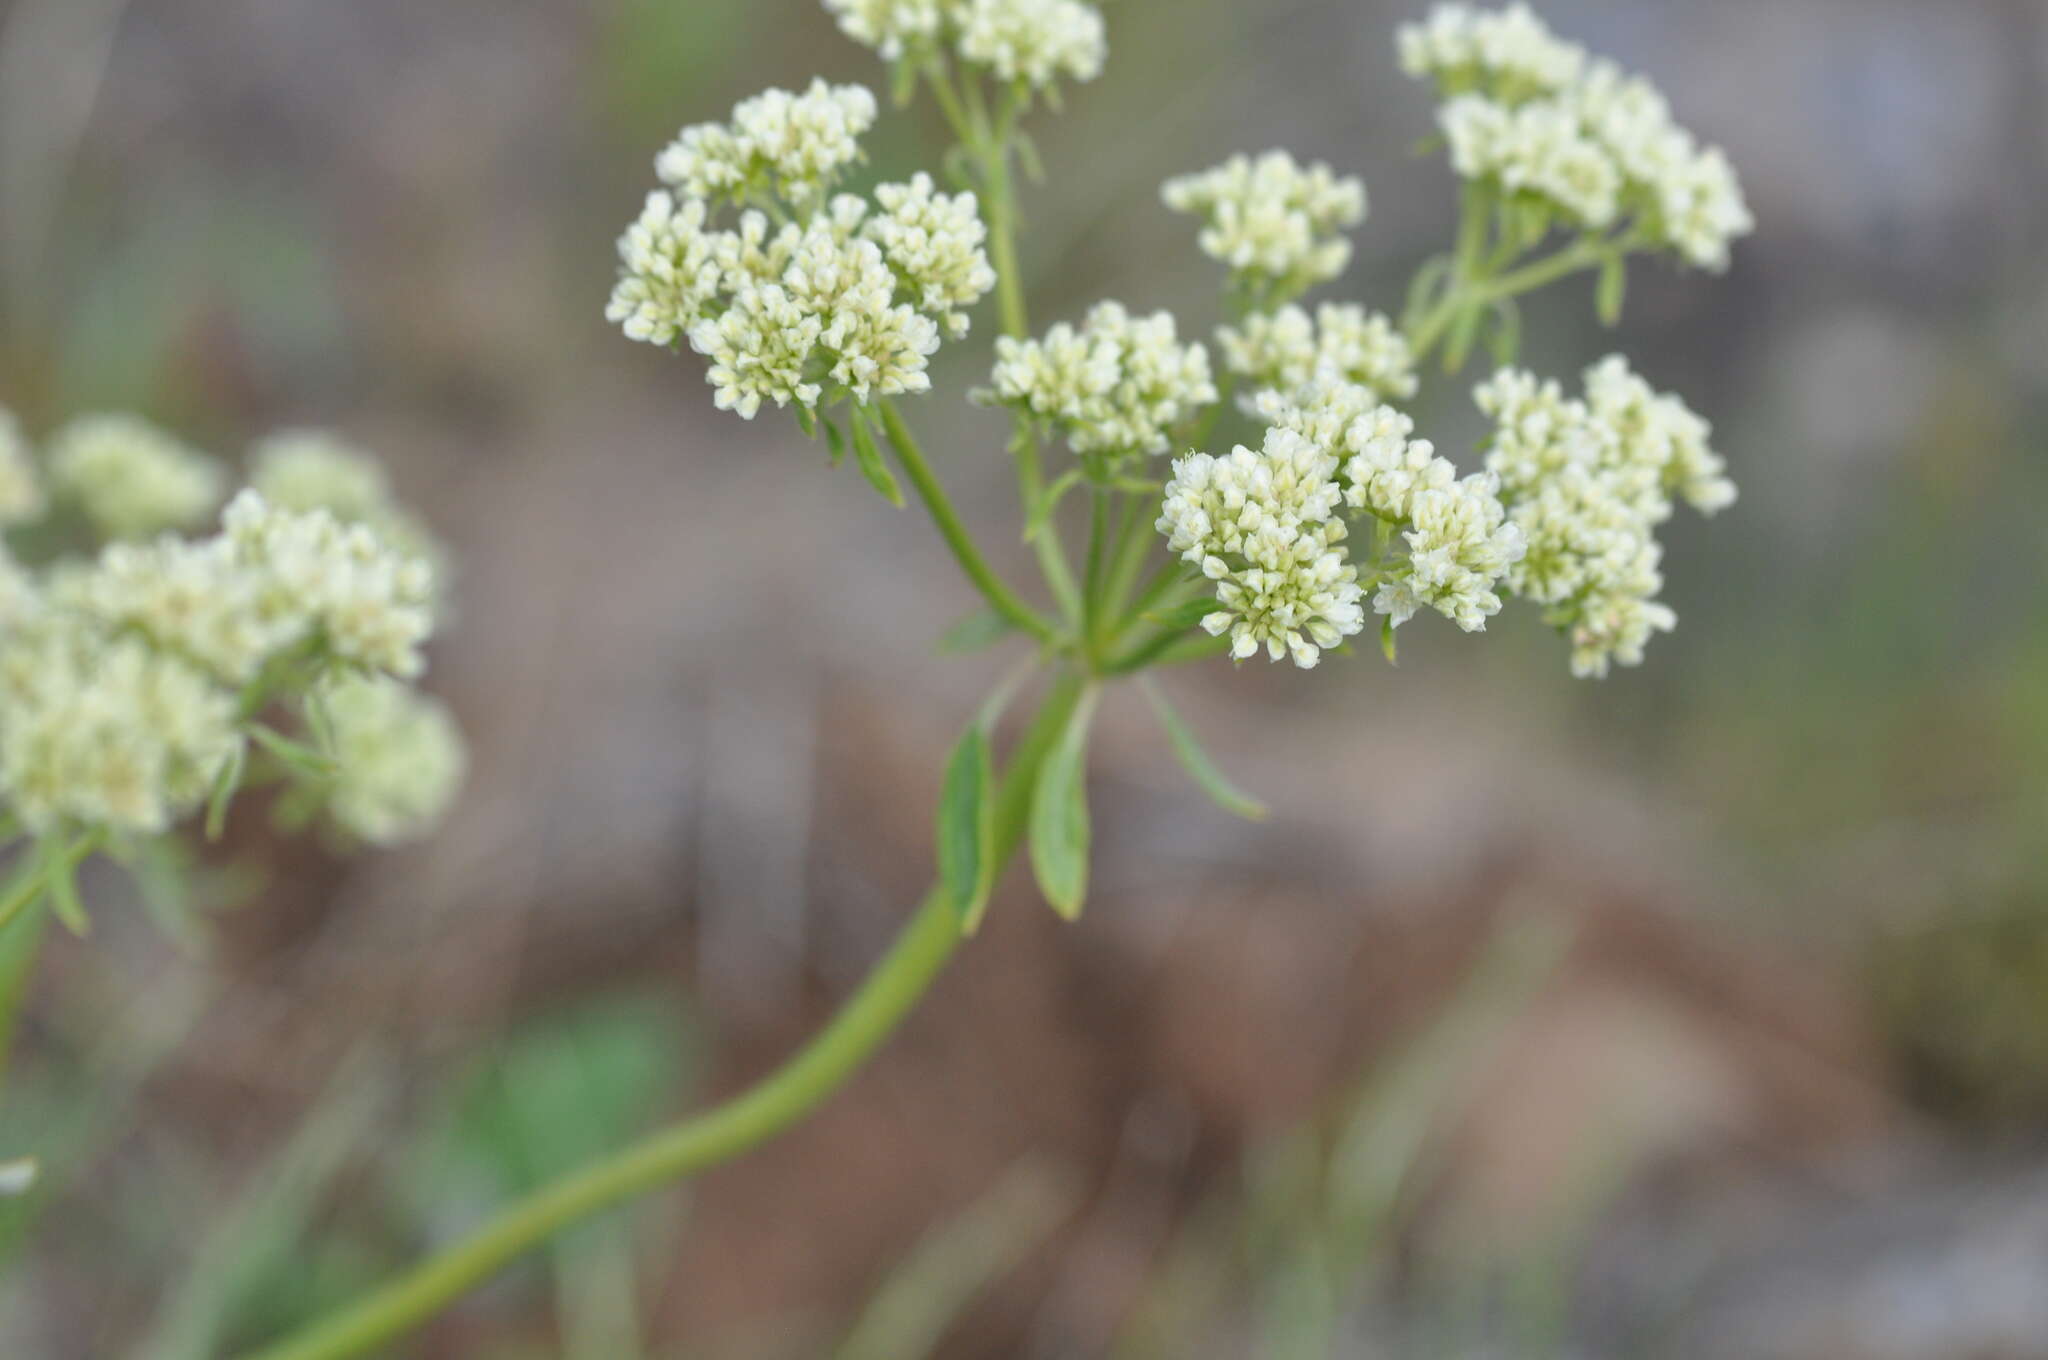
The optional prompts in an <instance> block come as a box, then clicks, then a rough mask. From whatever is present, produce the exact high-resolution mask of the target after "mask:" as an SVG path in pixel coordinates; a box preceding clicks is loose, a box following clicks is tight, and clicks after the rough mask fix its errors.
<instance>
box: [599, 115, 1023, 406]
mask: <svg viewBox="0 0 2048 1360" xmlns="http://www.w3.org/2000/svg"><path fill="white" fill-rule="evenodd" d="M873 117H874V97H873V96H872V95H871V94H869V93H868V92H867V91H866V90H863V89H860V88H859V87H857V86H836V87H835V86H827V85H825V84H824V83H823V82H815V83H813V85H812V86H811V88H810V91H809V92H808V93H806V94H804V95H801V96H796V95H790V94H788V93H787V92H786V91H777V90H771V91H769V92H768V93H767V94H763V95H759V96H756V97H755V98H754V99H750V100H746V101H743V102H742V103H741V104H740V105H739V106H738V107H737V108H735V109H734V111H733V121H732V123H731V124H730V125H729V126H728V125H725V124H704V125H702V126H699V127H695V128H689V129H685V130H684V133H683V135H682V136H681V137H680V138H678V139H677V141H676V142H675V144H674V145H672V146H671V147H670V148H669V149H668V150H667V151H665V152H664V153H662V157H661V161H660V171H661V174H662V177H663V178H664V179H666V180H667V181H669V182H670V183H671V184H672V185H673V186H675V191H674V192H671V191H664V190H656V191H655V192H653V193H650V194H649V195H648V196H647V202H646V205H645V207H644V208H643V209H642V211H641V214H640V217H639V219H638V220H637V221H635V222H634V223H633V224H632V225H631V226H630V227H628V228H627V229H626V232H625V234H624V235H623V236H622V237H621V238H620V239H619V262H620V275H619V281H618V284H617V286H616V287H614V288H613V290H612V296H611V301H610V303H609V305H608V306H607V307H606V309H605V314H606V316H607V317H609V318H610V319H611V320H613V321H615V322H617V323H618V324H619V325H620V327H621V328H622V329H623V330H624V331H625V332H626V334H627V335H628V336H629V337H631V338H633V339H635V340H644V341H647V342H650V343H653V344H667V345H673V344H674V343H676V341H677V340H678V339H687V340H688V341H689V342H690V347H691V348H692V349H694V350H696V351H697V352H698V353H699V354H701V355H703V356H704V357H705V358H706V359H707V360H709V361H710V366H709V369H708V371H707V374H706V376H707V378H708V380H709V381H710V383H711V385H712V387H713V389H714V390H715V392H716V400H717V403H718V406H719V408H720V409H721V410H730V411H736V412H738V413H739V414H740V415H741V416H744V417H746V418H748V419H752V418H753V417H754V416H755V415H756V414H757V413H758V412H759V411H760V409H761V406H762V405H763V403H766V402H773V403H774V404H775V405H776V406H778V407H786V406H789V405H791V404H795V405H796V406H798V407H800V408H802V409H803V410H804V412H806V414H807V415H808V413H809V412H811V411H814V410H816V409H817V408H818V407H820V406H824V405H830V404H831V403H833V402H835V401H837V400H840V399H842V398H847V397H850V398H851V399H852V400H854V401H855V402H857V403H861V404H863V405H864V404H866V403H867V402H868V401H870V400H872V399H873V398H875V397H887V396H897V395H903V394H909V393H917V392H923V391H926V390H927V389H929V388H930V386H931V379H930V377H929V376H928V375H927V373H926V371H925V370H926V365H927V363H928V361H929V360H930V357H931V355H932V354H933V353H934V352H936V351H937V349H938V347H939V338H940V333H941V330H942V329H943V331H944V333H945V334H948V335H951V336H953V337H955V338H958V337H959V336H962V335H965V334H966V332H967V327H968V320H967V312H968V310H969V309H970V308H972V307H973V306H974V304H975V303H977V302H979V301H980V300H981V298H982V297H983V295H985V294H986V293H987V292H988V290H989V289H990V288H992V287H994V285H995V272H994V270H992V269H991V268H990V267H989V263H988V258H987V255H986V254H985V253H984V251H983V248H982V243H983V240H984V239H985V237H986V234H987V233H986V229H985V228H984V227H983V226H982V223H981V219H980V216H979V213H978V211H977V209H976V204H975V198H974V195H973V194H971V193H960V194H953V195H947V194H942V193H939V192H937V190H936V188H935V186H934V184H933V182H932V180H931V177H930V176H928V175H923V174H920V175H916V176H914V177H913V178H912V179H911V180H910V181H909V182H908V183H904V184H884V185H882V186H880V187H879V188H877V189H876V190H875V201H876V203H878V204H879V205H880V211H878V212H877V211H872V209H871V205H870V204H869V202H868V200H866V199H864V198H860V197H857V196H855V195H852V194H839V195H836V196H830V197H827V195H826V191H827V190H828V189H829V187H830V185H831V183H832V181H833V178H834V177H835V175H836V174H837V172H838V171H839V170H840V169H842V168H843V167H845V166H846V165H848V164H850V163H851V162H852V161H853V160H854V159H855V158H856V157H857V156H858V155H859V145H858V142H857V140H856V138H857V136H858V134H859V133H860V132H861V131H864V130H865V129H866V127H867V126H868V124H869V123H871V122H872V121H873ZM724 199H730V200H732V201H735V202H741V201H756V200H758V201H760V202H762V203H765V204H766V205H768V207H770V208H772V209H773V210H774V211H775V212H776V213H777V214H780V215H781V216H782V217H783V218H784V219H786V220H784V221H782V222H781V224H780V225H776V224H775V223H774V222H772V221H771V219H770V216H769V214H768V212H765V211H763V210H761V209H759V208H748V209H746V210H745V211H743V212H741V213H740V214H739V217H738V220H737V221H736V222H735V224H734V225H733V226H732V227H731V228H719V227H717V226H715V225H714V223H715V219H716V216H717V204H718V203H719V201H721V200H724Z"/></svg>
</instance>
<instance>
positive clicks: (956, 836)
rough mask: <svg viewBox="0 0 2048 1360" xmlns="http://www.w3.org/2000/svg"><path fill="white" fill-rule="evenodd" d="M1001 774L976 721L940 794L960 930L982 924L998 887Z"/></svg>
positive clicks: (944, 856) (947, 880) (943, 856)
mask: <svg viewBox="0 0 2048 1360" xmlns="http://www.w3.org/2000/svg"><path fill="white" fill-rule="evenodd" d="M994 841H995V774H994V772H993V767H992V766H991V764H990V761H989V754H988V734H987V733H986V732H983V731H982V730H981V724H980V723H972V724H970V725H969V726H968V728H967V732H966V734H965V735H963V736H962V737H961V738H960V741H959V743H958V744H957V745H956V746H954V748H953V755H952V757H951V759H949V760H947V762H946V782H945V788H944V791H943V792H942V793H941V794H940V796H939V812H938V850H939V883H940V885H941V886H942V887H943V888H944V889H945V892H946V897H947V900H949V901H950V902H951V903H952V904H953V910H954V911H955V912H956V913H957V914H958V915H959V917H960V931H961V933H962V934H965V935H972V934H973V933H974V932H975V931H977V930H979V929H980V928H981V918H982V916H983V914H984V913H986V912H987V911H988V898H989V892H990V890H991V889H992V888H993V887H994V886H995V861H996V856H995V846H994Z"/></svg>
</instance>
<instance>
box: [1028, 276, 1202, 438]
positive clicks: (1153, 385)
mask: <svg viewBox="0 0 2048 1360" xmlns="http://www.w3.org/2000/svg"><path fill="white" fill-rule="evenodd" d="M993 380H994V384H995V385H994V388H993V389H992V391H991V392H990V393H989V394H988V395H989V396H990V397H992V398H993V399H994V400H996V401H999V402H1003V403H1006V404H1009V405H1013V406H1016V407H1017V408H1019V409H1020V410H1023V411H1027V412H1029V413H1030V414H1031V415H1032V416H1033V417H1034V418H1036V419H1037V420H1039V421H1041V422H1043V423H1045V424H1047V425H1049V426H1050V427H1052V428H1053V429H1054V430H1056V431H1057V432H1058V433H1059V434H1060V435H1062V436H1063V437H1064V438H1065V439H1066V441H1067V442H1068V444H1070V445H1071V446H1072V447H1073V449H1074V451H1075V452H1076V453H1080V454H1105V455H1109V456H1112V457H1113V456H1118V455H1125V454H1155V453H1164V452H1166V451H1167V449H1168V448H1170V447H1171V437H1170V434H1169V432H1170V431H1171V430H1172V429H1173V427H1174V426H1176V425H1178V424H1180V423H1181V422H1183V421H1185V420H1187V419H1188V418H1189V417H1191V416H1193V415H1194V414H1196V413H1197V412H1199V411H1200V410H1202V409H1203V408H1204V407H1206V406H1208V405H1209V404H1210V403H1212V402H1214V401H1215V400H1216V399H1217V392H1216V384H1215V383H1214V382H1213V381H1212V380H1211V378H1210V374H1209V352H1208V350H1207V349H1205V348H1204V347H1203V346H1202V345H1201V344H1200V343H1199V342H1190V343H1188V344H1185V345H1183V344H1182V343H1180V337H1179V333H1178V331H1177V329H1176V327H1175V324H1174V319H1173V315H1172V313H1170V312H1154V313H1153V314H1152V315H1151V316H1148V317H1138V316H1132V315H1131V314H1130V312H1128V311H1127V310H1125V308H1124V306H1123V304H1121V303H1118V302H1098V303H1097V304H1095V306H1094V307H1092V308H1091V309H1089V312H1088V315H1087V318H1086V319H1085V320H1084V321H1083V322H1082V323H1081V325H1080V326H1078V327H1076V326H1073V325H1071V324H1069V323H1067V322H1064V321H1062V322H1060V323H1059V324H1058V325H1056V326H1054V327H1052V329H1050V330H1048V331H1047V332H1046V333H1045V338H1044V339H1042V340H1018V339H1014V338H1012V337H1010V336H1004V337H1002V338H1000V339H998V340H997V341H996V364H995V372H994V375H993Z"/></svg>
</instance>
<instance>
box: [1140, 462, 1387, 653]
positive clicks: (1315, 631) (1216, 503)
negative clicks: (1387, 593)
mask: <svg viewBox="0 0 2048 1360" xmlns="http://www.w3.org/2000/svg"><path fill="white" fill-rule="evenodd" d="M1336 474H1337V460H1336V458H1335V457H1333V456H1332V455H1331V454H1329V453H1328V452H1326V451H1324V450H1323V449H1321V448H1319V447H1317V446H1316V445H1315V444H1314V443H1313V442H1311V441H1310V440H1308V439H1306V438H1304V437H1302V436H1301V435H1299V434H1297V433H1295V432H1294V431H1292V430H1288V429H1282V428H1279V427H1275V428H1272V429H1269V430H1267V431H1266V438H1265V442H1264V444H1263V445H1262V447H1261V448H1260V450H1259V451H1258V452H1257V453H1254V452H1253V451H1252V450H1250V449H1248V448H1246V447H1244V446H1243V445H1242V444H1240V445H1238V446H1237V448H1236V449H1234V450H1233V451H1232V452H1231V453H1230V455H1229V456H1228V457H1225V458H1216V457H1213V456H1211V455H1209V454H1206V453H1191V454H1189V455H1187V456H1186V457H1185V458H1179V459H1176V460H1174V464H1173V480H1172V481H1170V482H1169V483H1167V487H1166V498H1165V502H1164V505H1163V511H1162V513H1161V515H1160V517H1159V523H1158V528H1159V531H1160V532H1161V533H1163V534H1165V535H1166V537H1167V545H1168V547H1170V548H1171V549H1172V550H1173V551H1174V552H1177V553H1179V554H1180V555H1181V557H1182V558H1183V559H1184V560H1185V561H1187V562H1190V563H1192V564H1194V565H1195V566H1196V567H1198V568H1199V569H1200V570H1201V572H1202V574H1203V575H1204V576H1206V577H1207V578H1208V579H1209V580H1211V581H1214V582H1215V583H1216V598H1217V601H1218V603H1220V604H1221V605H1222V606H1223V607H1222V608H1221V609H1219V610H1217V611H1216V612H1214V613H1212V614H1210V615H1208V616H1207V617H1205V618H1204V619H1203V620H1202V627H1203V629H1204V630H1206V631H1207V632H1208V633H1209V634H1210V635H1211V636H1215V637H1221V636H1223V635H1224V634H1225V633H1228V634H1229V635H1230V651H1231V655H1232V656H1235V657H1238V658H1239V659H1243V658H1245V657H1249V656H1252V655H1254V654H1255V653H1256V652H1257V651H1258V650H1259V648H1260V647H1262V646H1263V647H1264V648H1265V649H1266V654H1267V655H1268V656H1269V657H1271V658H1272V659H1273V660H1275V661H1277V660H1279V659H1280V658H1281V657H1283V656H1285V657H1292V658H1293V660H1294V664H1295V665H1297V666H1301V667H1303V668H1307V667H1311V666H1314V665H1315V664H1316V662H1317V660H1318V659H1319V658H1320V657H1321V655H1322V652H1323V650H1324V649H1326V648H1330V647H1335V646H1337V645H1338V644H1339V643H1341V642H1342V641H1343V640H1344V639H1345V638H1347V637H1350V636H1351V635H1352V634H1354V633H1357V632H1358V631H1359V630H1360V629H1362V628H1364V627H1365V611H1364V610H1363V609H1362V608H1361V607H1360V606H1359V600H1360V598H1361V597H1362V596H1363V595H1364V593H1365V592H1364V588H1363V587H1362V586H1360V585H1359V583H1358V570H1357V568H1356V567H1354V566H1353V565H1352V564H1351V561H1350V557H1349V555H1348V554H1347V553H1346V551H1345V549H1344V539H1345V534H1346V528H1345V524H1344V521H1343V519H1342V518H1340V517H1339V516H1338V513H1337V512H1338V509H1339V508H1340V507H1341V505H1342V504H1343V490H1342V488H1340V487H1339V486H1338V484H1337V478H1336Z"/></svg>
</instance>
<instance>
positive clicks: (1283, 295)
mask: <svg viewBox="0 0 2048 1360" xmlns="http://www.w3.org/2000/svg"><path fill="white" fill-rule="evenodd" d="M1160 196H1161V197H1162V198H1163V199H1164V200H1165V202H1166V206H1167V207H1169V208H1171V209H1173V210H1174V211H1175V212H1181V213H1190V214H1192V215H1194V216H1195V217H1198V218H1200V219H1201V221H1202V229H1201V234H1200V235H1199V236H1198V237H1197V240H1198V242H1199V244H1200V245H1201V247H1202V253H1203V254H1205V255H1207V256H1209V258H1211V259H1213V260H1216V261H1217V262H1219V263H1221V264H1223V265H1225V266H1227V267H1228V268H1229V270H1230V274H1231V281H1232V284H1233V285H1234V286H1235V287H1236V288H1237V289H1238V290H1239V291H1241V292H1242V293H1243V294H1244V295H1245V296H1247V297H1251V298H1255V299H1258V300H1259V301H1260V302H1262V303H1266V304H1272V303H1277V302H1285V301H1287V300H1289V299H1291V298H1293V297H1297V296H1299V295H1300V294H1301V293H1302V292H1304V291H1306V290H1307V289H1309V288H1313V287H1314V286H1316V285H1317V284H1319V283H1328V282H1329V281H1330V280H1332V279H1334V278H1336V277H1337V276H1338V275H1339V274H1342V273H1343V272H1344V267H1345V266H1346V265H1348V264H1350V263H1351V242H1350V240H1349V239H1348V238H1347V237H1346V236H1345V235H1344V232H1345V231H1346V230H1347V229H1349V228H1351V227H1355V226H1357V225H1358V224H1359V223H1360V222H1363V221H1364V220H1365V212H1366V196H1365V182H1364V181H1363V180H1360V179H1358V178H1356V177H1355V176H1350V175H1339V174H1337V173H1336V172H1335V171H1333V170H1332V169H1331V168H1330V167H1329V166H1327V165H1324V164H1323V163H1321V162H1320V161H1318V162H1315V163H1314V164H1311V165H1302V164H1301V163H1299V162H1297V161H1296V160H1295V159H1294V157H1292V156H1290V155H1288V154H1287V153H1286V152H1285V151H1268V152H1265V153H1264V154H1263V155H1260V156H1257V157H1252V156H1244V155H1237V156H1232V157H1231V158H1230V159H1229V160H1226V161H1224V162H1223V163H1222V164H1221V165H1218V166H1216V167H1215V168H1213V169H1210V170H1204V171H1202V172H1201V173H1199V174H1192V175H1180V176H1177V177H1176V178H1174V179H1170V180H1168V181H1166V183H1165V185H1164V186H1163V187H1162V188H1161V189H1160Z"/></svg>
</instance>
